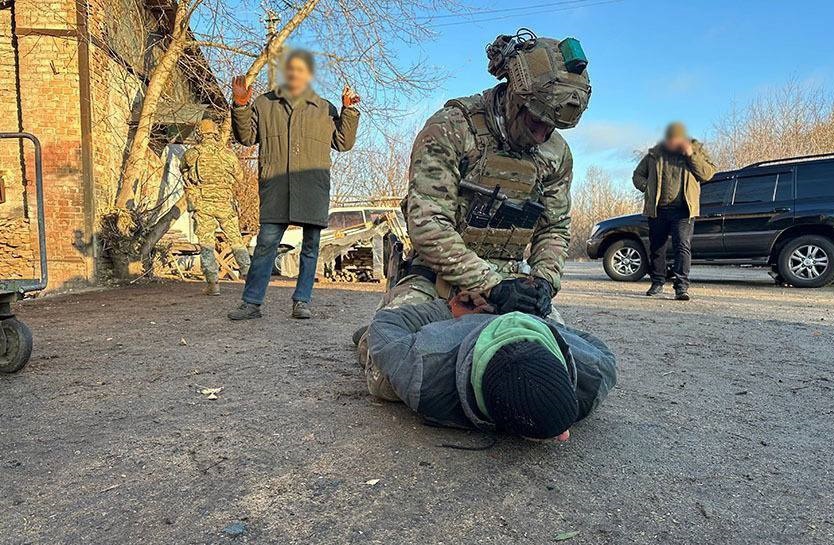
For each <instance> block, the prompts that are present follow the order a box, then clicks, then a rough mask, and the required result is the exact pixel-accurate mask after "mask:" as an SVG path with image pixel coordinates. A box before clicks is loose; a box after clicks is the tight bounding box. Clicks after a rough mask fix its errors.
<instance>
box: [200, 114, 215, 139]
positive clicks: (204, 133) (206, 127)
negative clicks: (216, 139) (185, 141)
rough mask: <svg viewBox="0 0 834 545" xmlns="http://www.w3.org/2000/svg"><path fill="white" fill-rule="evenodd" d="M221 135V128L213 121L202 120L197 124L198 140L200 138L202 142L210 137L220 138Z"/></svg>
mask: <svg viewBox="0 0 834 545" xmlns="http://www.w3.org/2000/svg"><path fill="white" fill-rule="evenodd" d="M219 134H220V128H219V127H218V126H217V123H215V122H214V120H213V119H208V118H206V119H201V120H200V122H199V123H198V124H197V138H199V139H200V140H202V139H204V138H206V137H208V136H218V135H219Z"/></svg>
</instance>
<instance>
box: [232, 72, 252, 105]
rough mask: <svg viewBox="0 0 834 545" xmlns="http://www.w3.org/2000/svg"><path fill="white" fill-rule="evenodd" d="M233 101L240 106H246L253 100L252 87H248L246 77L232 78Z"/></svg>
mask: <svg viewBox="0 0 834 545" xmlns="http://www.w3.org/2000/svg"><path fill="white" fill-rule="evenodd" d="M232 99H233V100H234V101H235V104H236V105H238V106H246V105H247V104H249V101H250V100H252V86H251V85H246V76H235V77H234V78H232Z"/></svg>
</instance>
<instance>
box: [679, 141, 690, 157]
mask: <svg viewBox="0 0 834 545" xmlns="http://www.w3.org/2000/svg"><path fill="white" fill-rule="evenodd" d="M680 152H681V153H682V154H684V155H686V156H687V157H691V156H692V142H691V141H689V140H684V141H683V142H682V143H681V146H680Z"/></svg>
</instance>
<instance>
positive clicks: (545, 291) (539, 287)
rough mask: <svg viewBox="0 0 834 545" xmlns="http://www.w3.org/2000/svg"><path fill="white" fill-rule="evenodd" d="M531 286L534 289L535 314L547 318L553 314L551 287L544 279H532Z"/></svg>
mask: <svg viewBox="0 0 834 545" xmlns="http://www.w3.org/2000/svg"><path fill="white" fill-rule="evenodd" d="M533 285H534V286H535V287H536V292H537V297H536V314H538V315H539V316H541V317H542V318H547V317H548V316H550V313H551V312H553V286H552V285H551V284H550V282H548V281H547V280H545V279H544V278H539V277H538V276H537V277H534V278H533Z"/></svg>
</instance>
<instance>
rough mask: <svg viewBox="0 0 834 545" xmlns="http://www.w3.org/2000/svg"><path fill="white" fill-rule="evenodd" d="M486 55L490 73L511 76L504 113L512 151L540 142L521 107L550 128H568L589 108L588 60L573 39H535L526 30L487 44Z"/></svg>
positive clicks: (504, 76)
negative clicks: (524, 117) (534, 136)
mask: <svg viewBox="0 0 834 545" xmlns="http://www.w3.org/2000/svg"><path fill="white" fill-rule="evenodd" d="M487 57H489V67H488V69H489V72H490V73H491V74H492V75H494V76H495V77H497V78H499V79H506V80H507V86H506V93H505V97H504V110H505V111H504V112H503V113H504V114H505V115H506V119H507V121H506V128H507V135H508V137H509V140H510V142H509V143H510V145H511V146H512V147H513V148H514V149H518V150H524V149H529V148H531V147H533V146H535V145H536V141H535V139H534V138H533V135H532V134H531V133H530V130H529V129H528V128H527V126H526V124H525V123H524V121H523V118H522V116H521V113H522V112H523V111H525V110H527V111H529V112H530V113H531V114H533V116H534V117H536V118H537V119H539V120H541V121H543V122H544V123H546V124H548V125H550V126H551V127H554V128H559V129H569V128H571V127H575V126H576V124H577V123H578V122H579V119H580V117H582V113H583V112H584V111H585V109H586V108H587V107H588V101H589V100H590V98H591V85H590V79H589V77H588V71H587V65H588V60H587V58H586V57H585V53H584V52H583V51H582V46H581V45H580V44H579V42H578V41H577V40H576V39H574V38H566V39H565V40H562V41H559V40H554V39H551V38H537V37H536V36H535V35H534V34H533V33H532V32H530V31H527V30H524V29H522V30H519V32H518V33H516V35H515V36H506V35H502V36H498V37H497V38H496V39H495V41H494V42H493V43H492V44H490V46H489V47H487Z"/></svg>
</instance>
